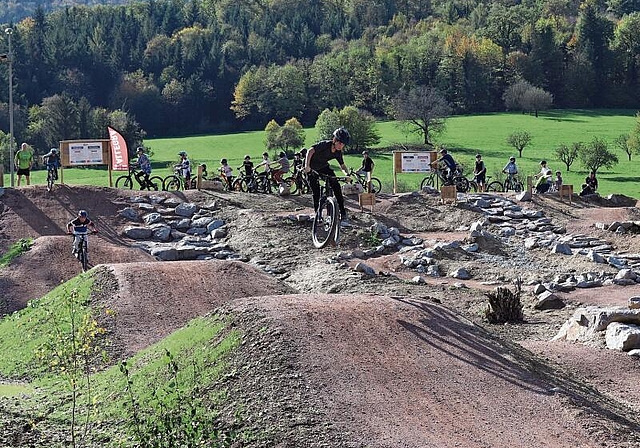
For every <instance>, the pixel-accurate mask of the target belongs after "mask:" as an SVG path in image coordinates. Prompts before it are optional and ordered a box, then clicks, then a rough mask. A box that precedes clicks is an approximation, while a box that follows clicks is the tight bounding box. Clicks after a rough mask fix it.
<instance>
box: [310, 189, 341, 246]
mask: <svg viewBox="0 0 640 448" xmlns="http://www.w3.org/2000/svg"><path fill="white" fill-rule="evenodd" d="M339 215H340V213H339V211H338V201H336V198H333V197H331V198H327V199H325V200H324V201H321V202H320V207H319V208H318V210H316V215H315V217H314V218H313V225H312V226H311V235H312V237H313V245H314V246H315V247H316V248H318V249H322V248H323V247H325V246H326V245H327V244H329V243H330V242H331V243H332V244H337V241H338V239H339V237H340V224H339V222H338V221H339V219H340V218H339Z"/></svg>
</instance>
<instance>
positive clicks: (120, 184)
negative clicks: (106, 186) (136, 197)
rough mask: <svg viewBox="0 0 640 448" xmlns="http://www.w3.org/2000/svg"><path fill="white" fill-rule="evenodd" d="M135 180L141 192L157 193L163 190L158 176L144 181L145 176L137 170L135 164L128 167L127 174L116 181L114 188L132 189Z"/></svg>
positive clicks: (161, 181)
mask: <svg viewBox="0 0 640 448" xmlns="http://www.w3.org/2000/svg"><path fill="white" fill-rule="evenodd" d="M134 179H135V180H136V182H137V183H138V185H139V186H140V189H141V190H150V191H151V190H153V191H158V190H160V189H163V179H162V177H160V176H151V177H150V178H149V180H148V181H147V180H145V175H144V173H143V172H142V171H140V170H138V167H137V166H136V165H135V164H130V165H129V173H128V174H124V175H122V176H120V177H118V178H117V179H116V188H124V189H127V188H128V189H129V190H131V189H133V180H134Z"/></svg>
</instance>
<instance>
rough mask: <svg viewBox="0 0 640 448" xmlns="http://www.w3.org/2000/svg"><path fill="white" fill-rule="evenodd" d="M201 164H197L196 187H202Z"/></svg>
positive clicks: (198, 188)
mask: <svg viewBox="0 0 640 448" xmlns="http://www.w3.org/2000/svg"><path fill="white" fill-rule="evenodd" d="M202 170H203V168H202V165H198V177H196V189H197V190H200V188H202Z"/></svg>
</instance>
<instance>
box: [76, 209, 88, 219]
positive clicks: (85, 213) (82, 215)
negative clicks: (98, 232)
mask: <svg viewBox="0 0 640 448" xmlns="http://www.w3.org/2000/svg"><path fill="white" fill-rule="evenodd" d="M88 216H89V214H88V213H87V211H86V210H80V211H79V212H78V218H86V217H88Z"/></svg>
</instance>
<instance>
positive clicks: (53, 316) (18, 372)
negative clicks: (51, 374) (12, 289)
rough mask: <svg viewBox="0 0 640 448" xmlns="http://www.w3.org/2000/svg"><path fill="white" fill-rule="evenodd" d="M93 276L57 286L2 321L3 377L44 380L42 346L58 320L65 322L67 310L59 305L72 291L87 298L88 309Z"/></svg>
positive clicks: (0, 332)
mask: <svg viewBox="0 0 640 448" xmlns="http://www.w3.org/2000/svg"><path fill="white" fill-rule="evenodd" d="M92 287H93V277H92V276H91V272H87V273H85V274H81V275H79V276H77V277H74V278H73V279H71V280H69V281H68V282H66V283H64V284H62V285H60V286H58V287H56V288H55V289H54V290H52V291H51V292H49V293H48V294H47V295H45V296H44V297H42V298H41V299H35V300H32V301H30V302H29V305H28V306H27V307H26V308H25V309H23V310H20V311H18V312H16V313H13V314H11V315H8V316H5V317H4V318H3V319H2V320H1V321H0V353H2V356H1V357H0V374H2V375H3V376H6V377H14V378H32V377H41V376H43V375H44V374H45V373H46V367H45V366H43V365H42V363H41V362H39V360H38V353H39V350H40V349H41V347H43V346H45V345H46V344H47V343H48V342H49V341H48V335H49V334H51V333H52V332H53V331H54V327H55V325H56V321H62V320H64V312H65V310H63V309H61V308H60V307H58V306H57V303H58V302H60V300H61V297H62V296H63V295H64V294H66V293H67V292H68V291H70V290H72V289H76V290H77V291H78V294H79V295H80V296H81V297H82V298H84V301H85V303H86V306H88V301H89V296H90V293H91V288H92Z"/></svg>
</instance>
